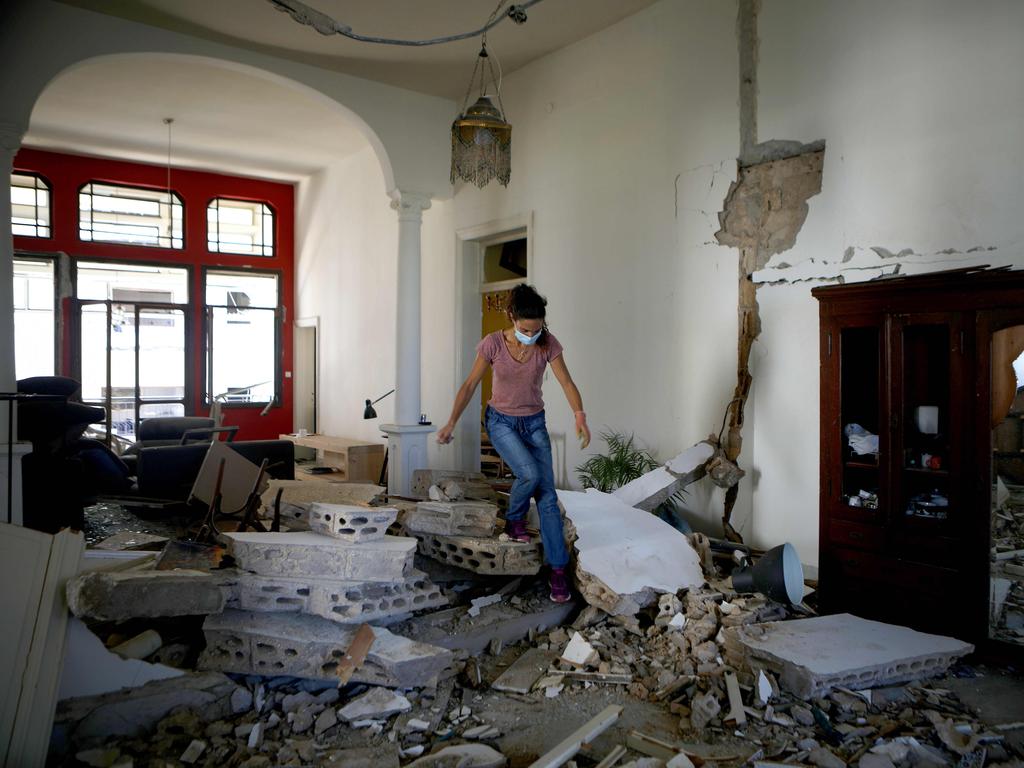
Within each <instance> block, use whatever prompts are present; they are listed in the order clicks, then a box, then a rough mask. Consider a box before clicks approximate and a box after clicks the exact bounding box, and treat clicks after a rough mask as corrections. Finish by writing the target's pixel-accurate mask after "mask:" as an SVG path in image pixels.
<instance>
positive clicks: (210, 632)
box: [199, 610, 454, 688]
mask: <svg viewBox="0 0 1024 768" xmlns="http://www.w3.org/2000/svg"><path fill="white" fill-rule="evenodd" d="M356 629H357V628H356V627H355V626H351V625H345V624H337V623H335V622H333V621H328V620H327V619H322V618H320V617H319V616H305V615H301V614H291V613H253V612H250V611H235V610H227V611H225V612H224V613H222V614H219V615H216V616H208V617H207V618H206V621H205V622H204V624H203V632H204V634H205V635H206V650H205V651H203V654H202V656H200V658H199V667H200V668H201V669H208V670H216V671H219V672H235V673H238V674H245V675H250V674H256V675H291V676H293V677H305V678H311V679H315V680H336V679H337V678H336V675H337V672H338V665H339V662H340V661H341V659H342V658H344V656H345V654H346V652H347V651H348V648H349V645H350V644H351V642H352V639H353V638H354V637H355V633H356ZM373 634H374V642H373V645H371V646H370V652H369V654H368V655H367V657H366V661H365V662H364V663H363V665H362V666H361V667H360V668H359V669H357V670H356V671H355V673H354V674H353V675H352V678H351V681H352V682H359V683H369V684H372V685H384V686H389V687H401V688H407V687H408V688H416V687H421V686H429V685H434V684H436V682H437V681H438V680H439V679H442V678H444V677H447V676H448V675H450V674H453V673H454V668H453V665H454V656H453V654H452V652H451V651H449V650H447V649H445V648H439V647H437V646H435V645H427V644H426V643H419V642H415V641H413V640H408V639H406V638H404V637H400V636H398V635H395V634H393V633H391V632H389V631H388V630H386V629H384V628H383V627H373Z"/></svg>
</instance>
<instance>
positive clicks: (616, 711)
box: [530, 704, 622, 768]
mask: <svg viewBox="0 0 1024 768" xmlns="http://www.w3.org/2000/svg"><path fill="white" fill-rule="evenodd" d="M621 714H622V707H620V706H619V705H617V704H612V705H610V706H608V707H605V708H604V709H603V710H601V712H599V713H598V714H597V715H596V716H595V717H593V718H591V719H590V720H588V721H587V722H585V723H584V724H583V725H582V726H580V727H579V728H577V729H576V730H575V731H573V732H572V733H571V734H569V735H568V736H567V737H566V738H564V739H562V741H560V742H559V743H558V744H556V745H555V746H554V747H553V748H552V749H550V750H549V751H547V752H545V753H544V754H543V755H541V756H540V757H539V758H537V759H536V760H534V761H533V762H532V763H530V768H558V766H560V765H562V764H564V763H565V762H566V761H567V760H569V758H571V757H572V756H573V755H575V754H576V753H577V752H579V751H580V749H581V748H582V747H583V745H584V744H589V743H590V742H592V741H593V740H594V739H596V738H597V737H598V736H600V735H601V734H602V733H604V732H605V731H606V730H608V728H610V727H611V726H612V724H613V723H614V722H615V721H616V720H618V719H619V715H621Z"/></svg>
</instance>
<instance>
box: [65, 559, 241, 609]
mask: <svg viewBox="0 0 1024 768" xmlns="http://www.w3.org/2000/svg"><path fill="white" fill-rule="evenodd" d="M228 581H229V579H227V578H226V577H225V576H224V575H223V574H216V575H215V574H212V573H209V572H207V571H189V570H173V571H157V570H153V569H143V570H127V571H93V572H90V573H85V574H82V575H81V576H77V577H75V578H74V579H72V580H71V581H69V582H68V586H67V598H68V607H69V608H70V609H71V612H72V613H73V614H74V615H75V616H78V617H79V618H88V619H95V620H97V621H121V620H124V619H132V618H155V617H158V616H199V615H203V614H209V613H220V612H221V611H222V610H224V605H225V602H226V599H227V591H228Z"/></svg>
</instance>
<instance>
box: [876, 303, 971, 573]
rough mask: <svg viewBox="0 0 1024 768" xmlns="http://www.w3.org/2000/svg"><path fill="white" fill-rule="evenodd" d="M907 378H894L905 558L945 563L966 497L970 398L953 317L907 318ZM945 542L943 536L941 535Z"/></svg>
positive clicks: (901, 345) (902, 326)
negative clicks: (965, 418)
mask: <svg viewBox="0 0 1024 768" xmlns="http://www.w3.org/2000/svg"><path fill="white" fill-rule="evenodd" d="M895 346H896V349H895V350H894V351H895V354H897V355H898V356H899V358H900V361H901V365H900V369H899V371H900V375H898V376H896V377H894V387H895V388H896V389H897V390H898V391H897V392H896V393H895V395H896V397H895V402H896V403H898V410H897V414H896V420H895V422H894V427H895V430H896V439H897V440H898V453H897V454H896V455H895V456H894V459H895V460H896V461H897V462H898V464H899V467H898V470H897V471H896V483H895V484H894V486H895V493H896V494H897V499H896V505H895V508H894V509H893V515H892V520H893V521H894V522H897V523H898V524H899V527H900V528H901V529H902V531H903V534H904V535H903V537H902V541H901V542H900V549H901V551H900V553H899V554H900V556H901V557H903V558H907V559H911V560H923V561H931V562H936V564H946V563H944V562H942V561H943V560H945V558H946V556H947V555H949V554H950V553H951V551H952V548H951V547H950V546H949V542H948V540H945V539H943V538H941V537H950V536H953V535H954V534H955V531H956V528H957V525H958V522H959V520H960V518H961V516H962V508H963V503H964V499H963V498H961V496H962V494H961V492H960V488H959V485H958V483H957V482H956V481H955V480H956V478H957V473H959V472H961V471H962V461H961V456H962V453H963V450H962V448H963V435H962V424H961V421H962V418H961V414H963V413H964V411H965V410H966V406H967V401H966V400H964V398H968V397H969V395H968V393H967V391H966V388H965V387H964V382H963V381H962V378H963V375H964V364H963V358H962V356H963V334H962V333H961V328H960V325H959V319H958V318H957V317H955V316H951V315H923V316H922V315H915V316H912V317H911V318H909V319H908V318H901V320H900V321H899V325H898V332H897V334H896V338H895ZM935 537H940V538H935Z"/></svg>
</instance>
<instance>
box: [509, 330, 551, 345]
mask: <svg viewBox="0 0 1024 768" xmlns="http://www.w3.org/2000/svg"><path fill="white" fill-rule="evenodd" d="M512 329H513V330H514V331H515V334H516V339H517V340H518V341H519V343H520V344H525V345H526V346H530V345H531V344H536V343H537V339H539V338H540V335H541V334H542V333H544V330H543V329H541V330H540V331H538V332H537V333H536V334H534V335H533V336H527V335H526V334H525V333H523V332H522V331H520V330H519V329H518V328H516V327H515V326H512Z"/></svg>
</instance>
